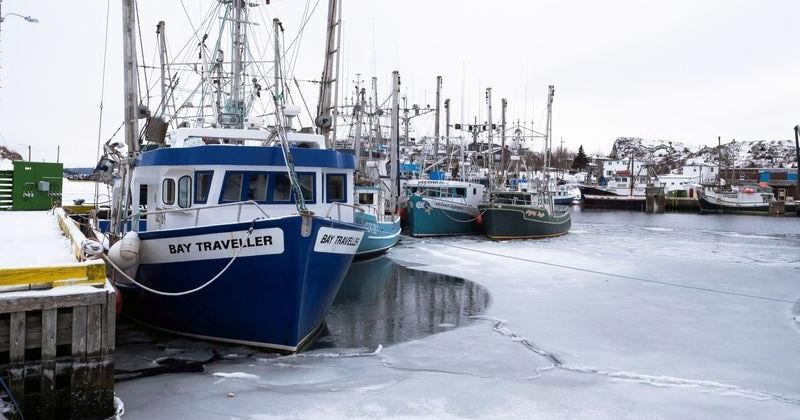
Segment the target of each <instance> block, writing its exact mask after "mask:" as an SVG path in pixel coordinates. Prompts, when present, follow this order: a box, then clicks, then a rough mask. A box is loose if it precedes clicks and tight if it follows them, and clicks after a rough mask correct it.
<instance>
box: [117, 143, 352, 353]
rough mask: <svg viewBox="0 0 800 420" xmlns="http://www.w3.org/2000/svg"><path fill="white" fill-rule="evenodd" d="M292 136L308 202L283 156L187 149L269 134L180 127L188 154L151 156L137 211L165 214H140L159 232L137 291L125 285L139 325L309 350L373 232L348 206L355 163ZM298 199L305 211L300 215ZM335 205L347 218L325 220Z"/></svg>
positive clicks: (139, 268) (139, 184) (263, 150)
mask: <svg viewBox="0 0 800 420" xmlns="http://www.w3.org/2000/svg"><path fill="white" fill-rule="evenodd" d="M287 134H288V137H289V138H290V139H291V140H290V144H292V145H294V146H298V145H303V146H305V147H304V148H294V147H293V148H291V149H290V151H291V154H292V156H293V162H294V172H295V173H296V177H297V183H298V186H299V189H300V191H301V192H300V194H299V195H298V194H296V193H295V192H294V191H293V189H292V180H291V178H292V177H291V174H290V173H289V172H287V169H286V166H285V164H284V163H283V153H282V152H283V151H282V148H281V147H265V146H245V145H239V146H228V145H199V146H194V147H189V146H187V145H186V141H185V140H188V139H190V138H192V137H194V136H198V135H201V136H203V137H205V138H208V137H212V136H213V137H214V138H218V139H226V140H243V137H242V136H243V135H247V136H250V137H256V136H263V137H264V138H266V137H267V136H268V133H267V132H263V131H251V130H227V129H179V130H177V132H176V133H174V135H175V136H176V137H177V139H178V142H179V143H181V140H183V142H182V143H183V145H182V146H183V147H171V148H162V149H156V150H153V151H149V152H145V153H143V154H142V155H141V159H140V162H139V165H138V166H137V167H136V168H135V170H134V173H133V177H132V186H133V188H132V189H133V190H134V191H143V192H144V194H141V196H140V197H133V208H138V207H139V206H146V208H148V209H150V208H154V210H148V211H146V212H142V213H136V214H134V215H133V216H134V218H143V219H145V220H147V227H148V229H147V230H146V231H140V232H138V233H136V232H131V234H135V235H136V237H137V238H138V261H137V265H136V270H135V274H134V276H132V277H133V278H134V279H135V283H134V282H132V281H131V282H126V281H125V279H119V281H118V282H117V285H118V287H119V288H120V290H121V291H122V293H123V296H124V301H125V313H126V314H127V315H128V316H130V317H132V318H134V319H136V320H138V321H140V322H143V323H145V324H148V325H150V326H153V327H156V328H159V329H162V330H167V331H171V332H176V333H179V334H184V335H189V336H193V337H199V338H206V339H212V340H218V341H226V342H233V343H239V344H247V345H254V346H262V347H270V348H273V349H277V350H281V351H289V352H293V351H297V350H298V349H300V348H301V347H302V346H303V345H304V344H305V343H307V342H308V340H309V339H310V338H311V337H312V336H313V335H314V332H316V331H317V330H318V328H320V327H321V325H322V322H323V320H324V318H325V314H326V313H327V310H328V308H329V307H330V305H331V303H332V302H333V298H334V297H335V296H336V292H337V290H338V288H339V286H340V285H341V282H342V279H343V278H344V275H345V274H346V272H347V269H348V267H349V265H350V262H351V261H352V259H353V256H354V255H355V254H356V252H357V251H358V249H359V246H360V245H361V239H362V236H363V232H364V228H363V227H362V226H359V224H358V223H357V222H356V214H357V212H356V211H355V210H354V209H353V208H352V207H348V206H339V205H337V204H338V203H343V204H351V205H352V204H353V203H352V198H350V197H348V196H347V195H345V194H343V193H342V192H343V190H344V188H343V187H345V186H348V185H349V186H350V188H352V185H353V184H352V182H353V169H354V168H355V161H354V159H353V158H352V155H348V154H345V153H340V152H337V151H334V150H325V149H323V148H322V147H321V146H322V142H321V136H317V135H311V134H298V133H287ZM315 139H316V140H317V141H316V142H314V140H315ZM314 146H316V147H315V148H312V147H314ZM298 196H302V200H303V202H304V203H305V206H306V210H304V211H297V208H296V204H297V202H298V201H299V200H298ZM140 199H144V200H145V202H141V201H139V200H140ZM348 201H349V203H348ZM331 206H336V207H337V210H336V215H335V216H336V217H335V218H331V217H321V216H316V215H315V213H317V214H324V213H331V212H330V208H331ZM348 210H349V211H348ZM131 234H128V235H126V238H128V239H130V238H131V236H130V235H131ZM123 242H124V240H123ZM212 280H213V282H211V281H212ZM208 282H211V283H210V284H208V285H207V286H206V283H208ZM204 286H205V287H204ZM198 288H201V289H199V290H197V291H196V292H193V293H188V294H187V293H186V291H192V290H195V289H198ZM148 289H150V290H148ZM154 291H155V292H154ZM155 308H158V309H155ZM199 308H202V312H201V313H198V309H199ZM200 314H202V315H201V317H198V316H199V315H200Z"/></svg>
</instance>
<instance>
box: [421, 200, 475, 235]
mask: <svg viewBox="0 0 800 420" xmlns="http://www.w3.org/2000/svg"><path fill="white" fill-rule="evenodd" d="M405 215H406V217H407V226H408V230H409V232H410V233H411V235H412V236H415V237H420V236H447V235H473V234H479V233H481V232H482V231H483V227H482V226H481V223H480V222H479V221H480V219H481V218H480V217H479V215H478V209H477V208H476V207H471V206H468V205H465V204H461V203H454V202H450V201H445V200H437V199H435V198H430V197H420V196H416V195H413V196H411V197H409V198H408V201H407V202H406V209H405Z"/></svg>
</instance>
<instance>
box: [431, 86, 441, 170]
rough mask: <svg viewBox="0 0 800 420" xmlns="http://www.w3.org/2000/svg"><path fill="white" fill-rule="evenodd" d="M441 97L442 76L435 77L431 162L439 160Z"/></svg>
mask: <svg viewBox="0 0 800 420" xmlns="http://www.w3.org/2000/svg"><path fill="white" fill-rule="evenodd" d="M441 96H442V76H436V114H435V117H434V120H435V122H434V123H433V124H434V125H433V138H434V140H433V160H434V161H436V160H437V159H439V114H440V107H441V102H442V101H441Z"/></svg>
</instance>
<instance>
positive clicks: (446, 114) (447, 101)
mask: <svg viewBox="0 0 800 420" xmlns="http://www.w3.org/2000/svg"><path fill="white" fill-rule="evenodd" d="M444 141H445V146H444V148H445V150H447V153H450V99H445V100H444Z"/></svg>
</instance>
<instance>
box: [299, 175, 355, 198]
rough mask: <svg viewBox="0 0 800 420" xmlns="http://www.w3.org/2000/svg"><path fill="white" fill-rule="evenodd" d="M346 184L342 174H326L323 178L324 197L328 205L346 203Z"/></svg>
mask: <svg viewBox="0 0 800 420" xmlns="http://www.w3.org/2000/svg"><path fill="white" fill-rule="evenodd" d="M346 182H347V179H346V178H345V176H344V174H328V175H326V176H325V196H326V197H327V198H326V201H327V202H328V203H334V202H343V201H347V200H346V198H345V197H346V192H345V190H346V186H347V184H346ZM304 194H305V193H304Z"/></svg>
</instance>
